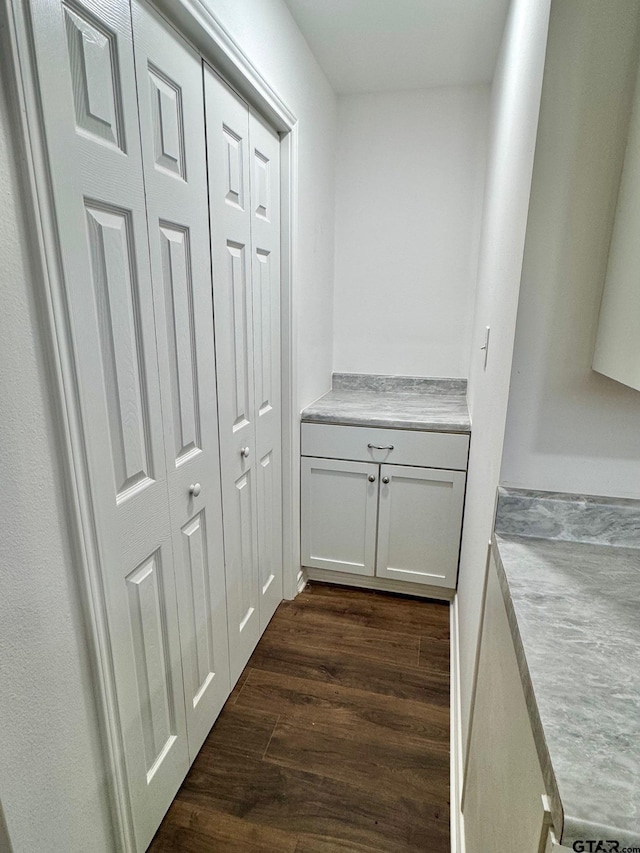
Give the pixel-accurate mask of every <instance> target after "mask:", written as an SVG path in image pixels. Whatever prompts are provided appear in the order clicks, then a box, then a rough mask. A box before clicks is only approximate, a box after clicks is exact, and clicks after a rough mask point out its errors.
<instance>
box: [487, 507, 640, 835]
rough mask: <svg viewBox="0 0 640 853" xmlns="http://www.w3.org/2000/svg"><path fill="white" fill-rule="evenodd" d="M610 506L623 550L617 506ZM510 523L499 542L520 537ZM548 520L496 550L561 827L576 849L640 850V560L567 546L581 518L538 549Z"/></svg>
mask: <svg viewBox="0 0 640 853" xmlns="http://www.w3.org/2000/svg"><path fill="white" fill-rule="evenodd" d="M512 494H513V493H512ZM523 494H525V495H528V496H531V495H532V494H533V493H523ZM504 496H505V493H504V491H503V494H502V496H501V499H502V500H503V509H505V507H504ZM511 496H512V495H511V494H510V495H509V497H511ZM565 497H566V498H568V497H569V496H565ZM560 498H562V496H553V499H554V500H559V499H560ZM542 499H544V498H542ZM581 500H582V502H583V504H584V505H585V506H586V508H587V509H588V510H589V509H592V507H593V506H594V502H593V501H590V500H589V499H584V498H583V499H581ZM569 502H571V503H574V504H575V502H576V499H573V500H572V501H571V500H570V501H569ZM600 503H601V504H603V506H604V507H605V509H604V510H603V511H604V512H606V513H608V514H609V524H608V525H607V537H608V538H611V529H612V527H614V526H615V524H614V522H613V521H612V512H614V510H613V509H612V504H613V502H611V504H606V503H603V502H602V501H601V502H600ZM628 503H629V502H627V504H628ZM635 503H636V506H637V507H640V504H639V503H638V502H635ZM622 505H623V502H621V506H622ZM628 509H629V507H628V506H627V507H626V510H627V515H626V517H625V518H624V519H623V522H622V526H623V527H626V526H628V521H629V516H628ZM519 511H520V512H522V506H520V508H519ZM636 511H637V512H638V510H636ZM510 513H511V519H510V520H509V519H508V518H507V521H506V523H505V519H504V518H503V519H502V520H500V506H499V510H498V516H499V520H498V523H497V529H498V530H500V529H503V530H504V528H505V527H508V528H510V529H511V530H513V529H514V528H517V524H516V523H514V519H513V507H512V506H511V507H509V506H507V507H506V510H505V513H504V514H505V515H507V516H509V514H510ZM536 515H538V516H539V507H538V508H534V510H533V516H534V519H533V527H532V526H530V525H529V523H528V519H527V518H526V517H525V516H523V517H522V519H521V521H522V523H521V529H522V532H524V533H525V535H524V536H522V535H514V534H513V532H510V533H509V534H505V533H500V532H498V533H496V534H495V536H494V542H493V550H494V555H495V557H496V562H497V565H498V574H499V577H500V583H501V586H502V591H503V595H504V599H505V603H506V606H507V613H508V615H509V621H510V624H511V629H512V634H513V638H514V644H515V648H516V655H517V657H518V663H519V667H520V673H521V676H522V682H523V687H524V691H525V695H526V697H527V704H528V707H529V713H530V717H531V722H532V728H533V732H534V737H535V740H536V746H537V749H538V755H539V757H540V761H541V765H542V770H543V775H544V778H545V782H546V785H547V791H548V793H549V794H550V795H551V801H552V811H553V816H554V823H555V825H556V829H558V830H559V827H560V826H561V827H562V830H561V838H562V844H563V845H565V846H567V847H569V848H571V845H572V844H573V842H574V841H576V840H578V839H585V838H592V839H615V840H617V841H619V844H620V848H623V847H625V846H640V549H639V548H638V547H614V546H612V545H611V544H594V543H592V542H585V541H575V540H567V538H565V537H568V536H571V535H573V534H572V531H573V533H576V532H577V528H576V526H575V524H574V521H575V507H574V508H573V509H572V510H571V511H569V512H567V513H566V514H565V515H566V517H567V518H569V519H570V521H569V523H568V524H566V525H560V526H561V527H562V529H561V530H556V531H555V532H554V536H555V538H554V539H549V538H535V535H533V536H532V535H531V533H532V531H533V532H534V533H535V532H536V531H537V529H538V528H537V525H538V523H539V517H538V518H537V519H536V517H535V516H536ZM561 515H562V513H559V516H561ZM638 518H640V515H636V519H638ZM590 522H591V523H593V519H591V520H590ZM578 538H581V537H580V536H578ZM582 538H583V539H584V535H582ZM627 539H628V536H627ZM559 831H560V830H559Z"/></svg>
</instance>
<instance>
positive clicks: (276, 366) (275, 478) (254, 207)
mask: <svg viewBox="0 0 640 853" xmlns="http://www.w3.org/2000/svg"><path fill="white" fill-rule="evenodd" d="M249 140H250V143H251V154H250V158H251V250H252V251H251V258H252V260H251V277H252V280H253V288H252V291H253V359H254V376H255V418H256V453H257V464H256V480H257V496H258V569H259V573H260V588H259V591H260V628H261V631H264V629H265V628H266V627H267V624H268V623H269V620H270V619H271V617H272V616H273V614H274V612H275V609H276V607H277V606H278V604H279V603H280V602H281V601H282V460H281V446H282V430H281V417H282V416H281V399H280V394H281V391H280V388H281V379H280V140H279V138H278V135H277V133H275V132H274V131H273V130H272V129H271V128H270V127H268V126H267V125H266V124H265V123H264V122H263V121H262V119H260V118H259V117H258V116H256V115H255V114H253V113H251V114H250V116H249Z"/></svg>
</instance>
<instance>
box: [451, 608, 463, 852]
mask: <svg viewBox="0 0 640 853" xmlns="http://www.w3.org/2000/svg"><path fill="white" fill-rule="evenodd" d="M449 636H450V638H451V639H450V650H451V678H450V684H451V687H450V690H451V696H450V701H451V712H450V719H451V748H450V750H451V791H450V802H451V853H465V850H466V845H465V837H464V815H463V814H462V789H463V773H464V755H463V752H462V708H461V704H460V635H459V626H458V597H457V596H456V597H455V598H454V599H453V601H452V602H451V609H450V630H449Z"/></svg>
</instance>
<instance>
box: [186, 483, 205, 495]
mask: <svg viewBox="0 0 640 853" xmlns="http://www.w3.org/2000/svg"><path fill="white" fill-rule="evenodd" d="M201 491H202V486H201V485H200V483H191V485H190V486H189V494H190V495H193V497H194V498H197V497H198V495H199V494H200V492H201Z"/></svg>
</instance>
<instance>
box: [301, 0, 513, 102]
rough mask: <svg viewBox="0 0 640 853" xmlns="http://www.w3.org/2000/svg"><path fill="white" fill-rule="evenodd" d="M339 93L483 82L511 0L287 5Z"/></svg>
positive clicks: (320, 0)
mask: <svg viewBox="0 0 640 853" xmlns="http://www.w3.org/2000/svg"><path fill="white" fill-rule="evenodd" d="M285 3H286V4H287V6H288V7H289V9H290V11H291V14H292V15H293V17H294V19H295V21H296V23H297V24H298V26H299V28H300V29H301V30H302V33H303V35H304V36H305V38H306V40H307V42H308V43H309V46H310V47H311V50H312V51H313V53H314V54H315V56H316V58H317V60H318V62H319V63H320V65H321V67H322V69H323V71H324V72H325V74H326V75H327V77H328V79H329V82H330V83H331V84H332V86H333V88H334V89H335V91H336V92H338V93H339V94H351V93H357V92H385V91H386V92H389V91H395V90H399V89H424V88H430V87H432V86H460V85H466V84H473V83H484V82H489V81H490V80H491V79H492V77H493V71H494V68H495V64H496V58H497V55H498V48H499V46H500V40H501V38H502V32H503V29H504V24H505V20H506V16H507V11H508V8H509V0H285Z"/></svg>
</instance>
